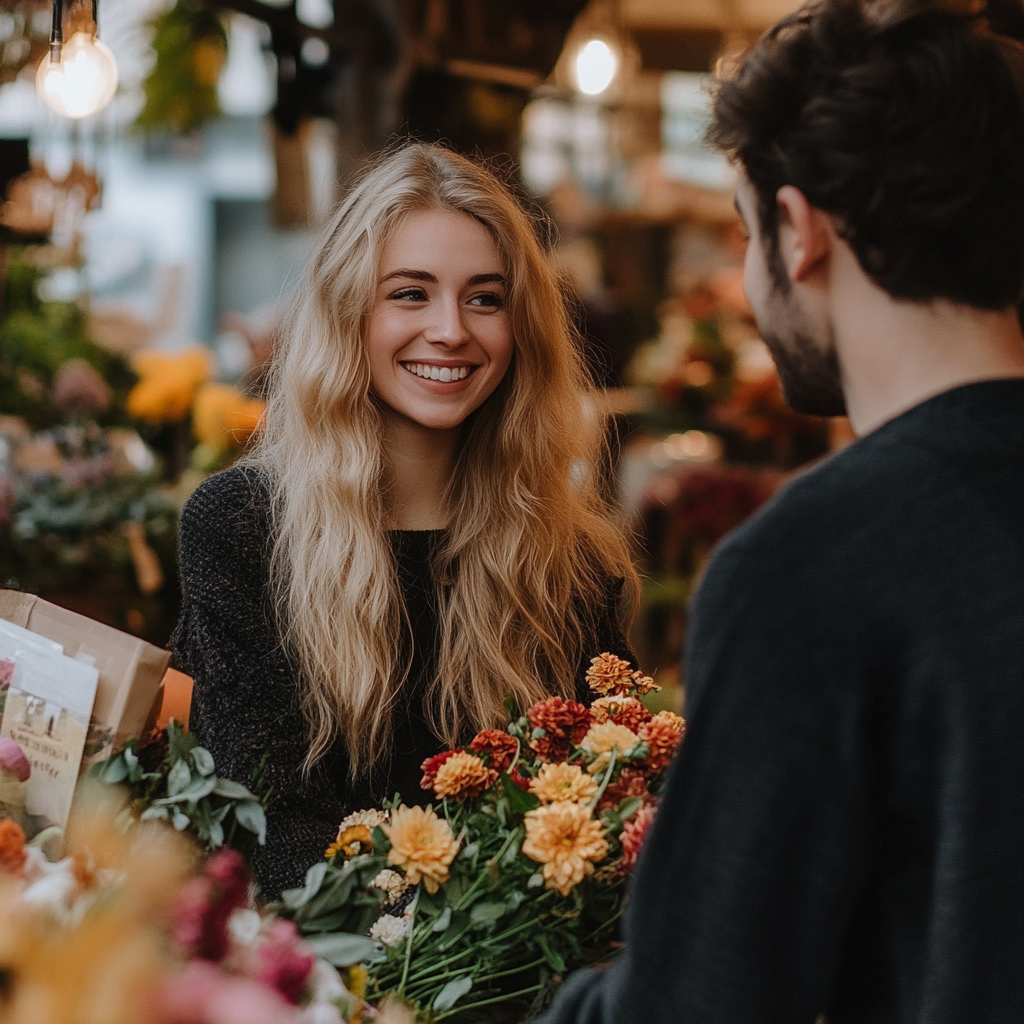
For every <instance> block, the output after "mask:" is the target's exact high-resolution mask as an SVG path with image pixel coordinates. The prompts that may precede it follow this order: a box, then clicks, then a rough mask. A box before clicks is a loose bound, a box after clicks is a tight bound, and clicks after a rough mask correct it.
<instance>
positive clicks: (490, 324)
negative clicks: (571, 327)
mask: <svg viewBox="0 0 1024 1024" xmlns="http://www.w3.org/2000/svg"><path fill="white" fill-rule="evenodd" d="M505 293H506V282H505V267H504V265H503V263H502V261H501V258H500V257H499V255H498V250H497V247H496V246H495V244H494V240H493V239H492V238H491V235H490V232H488V230H487V229H486V228H485V227H484V226H483V225H482V224H480V223H479V221H477V220H475V219H474V218H473V217H470V216H469V215H468V214H465V213H456V212H454V211H452V210H420V211H416V212H414V213H410V214H407V215H406V217H405V218H404V220H402V222H401V223H400V224H399V226H398V229H397V231H395V233H394V235H393V236H392V237H391V239H390V241H389V242H388V243H387V245H385V247H384V251H383V253H382V254H381V260H380V270H379V273H378V276H377V292H376V295H375V297H374V301H373V304H372V306H371V307H370V314H369V318H368V323H367V329H366V348H367V353H368V355H369V359H370V379H371V382H372V385H373V390H374V392H375V393H376V395H377V397H378V398H380V399H381V401H382V402H383V403H384V404H385V406H386V407H387V408H388V409H389V410H390V411H391V413H392V414H394V415H395V416H397V417H400V418H401V419H404V420H406V421H411V422H413V423H415V424H418V425H419V426H422V427H426V428H428V429H431V430H451V429H453V428H455V427H458V426H459V425H460V424H461V423H462V422H463V421H464V420H465V419H466V417H467V416H469V415H470V414H471V413H473V412H475V411H476V410H477V409H479V408H480V406H481V405H483V403H484V402H485V401H486V400H487V399H488V398H489V397H490V395H491V394H492V393H493V392H494V389H495V388H496V387H497V386H498V384H499V383H500V382H501V379H502V377H504V376H505V372H506V371H507V370H508V366H509V362H510V361H511V359H512V332H511V328H510V327H509V318H508V312H507V310H506V309H505Z"/></svg>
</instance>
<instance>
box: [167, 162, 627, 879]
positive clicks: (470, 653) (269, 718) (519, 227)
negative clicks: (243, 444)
mask: <svg viewBox="0 0 1024 1024" xmlns="http://www.w3.org/2000/svg"><path fill="white" fill-rule="evenodd" d="M537 227H538V225H536V224H535V223H534V222H533V221H532V220H531V218H530V217H529V216H528V214H527V213H526V212H525V210H524V209H523V208H522V207H521V206H520V205H519V203H518V202H517V201H516V200H515V198H514V197H513V196H512V195H511V194H510V193H509V191H508V190H507V189H506V188H505V187H504V186H503V185H502V184H501V183H500V182H499V181H498V180H497V179H496V178H495V177H494V176H493V175H492V174H490V173H489V172H488V171H486V170H484V169H483V168H481V167H479V166H477V165H475V164H473V163H472V162H471V161H468V160H466V159H464V158H462V157H460V156H457V155H455V154H453V153H450V152H448V151H446V150H444V149H441V148H438V147H434V146H427V145H421V144H414V145H409V146H405V147H403V148H401V149H398V150H396V151H393V152H392V153H390V154H387V155H385V156H384V157H383V158H382V159H381V160H380V161H379V162H378V163H377V164H376V165H375V166H374V167H372V168H371V169H370V170H369V171H368V172H367V173H366V175H365V176H364V177H363V179H362V180H361V181H360V182H358V183H357V184H356V185H355V186H354V187H353V188H352V190H351V191H350V192H349V194H348V196H347V197H346V198H345V199H344V200H343V201H342V203H341V205H340V206H339V207H338V210H337V212H336V213H335V215H334V218H333V220H332V222H331V224H330V225H329V227H328V228H327V230H326V231H325V233H324V235H323V237H322V239H321V241H320V243H319V245H318V247H317V249H316V252H315V254H314V256H313V259H312V263H311V266H310V268H309V272H308V275H307V280H306V283H305V286H304V287H303V288H302V289H301V290H300V294H299V295H298V297H297V299H296V302H295V304H294V309H293V311H292V315H291V319H290V321H289V323H288V325H287V327H286V329H285V330H284V331H283V334H282V338H281V342H280V347H279V350H278V353H277V355H276V358H275V363H274V367H273V370H272V377H273V381H272V395H271V399H270V402H269V404H268V409H267V414H266V422H265V427H264V429H263V432H262V434H261V437H260V440H259V445H258V447H257V448H256V449H255V450H254V451H253V452H252V453H250V455H249V456H248V457H247V458H246V459H245V460H243V462H242V464H241V465H239V466H237V467H236V468H234V469H232V470H229V471H227V472H226V473H222V474H220V475H218V476H216V477H213V478H211V479H210V480H208V481H207V482H206V483H205V484H204V485H203V486H202V487H200V488H199V489H198V490H197V491H196V493H195V494H194V495H193V497H192V498H191V500H190V501H189V503H188V504H187V505H186V507H185V510H184V512H183V515H182V519H181V543H180V552H181V556H180V557H181V580H182V589H183V597H184V604H183V612H182V618H181V621H180V623H179V625H178V629H177V631H176V633H175V636H174V638H173V641H172V643H173V647H174V650H175V654H176V657H177V659H178V662H179V664H180V666H181V667H183V668H184V669H185V670H186V671H188V672H190V673H191V674H192V675H193V677H194V678H195V690H194V696H193V706H192V712H191V721H192V724H193V729H194V731H195V732H196V733H197V734H198V736H199V740H200V742H201V743H202V744H203V745H204V746H205V747H207V748H208V749H209V750H210V751H211V752H212V753H213V755H214V757H215V758H216V760H217V764H218V767H223V770H224V772H225V774H227V775H228V776H229V777H231V778H234V779H236V780H237V781H239V782H243V783H244V782H248V781H249V779H250V776H251V773H252V772H253V770H254V769H255V768H256V766H257V765H258V764H259V762H260V759H261V758H262V757H263V755H264V754H269V760H268V764H267V774H266V778H267V781H268V782H270V783H271V784H272V785H273V786H274V798H273V801H272V803H271V806H270V808H269V815H268V830H267V845H266V847H265V848H263V849H262V850H260V851H258V853H257V856H256V861H255V868H256V872H257V876H258V879H259V881H260V884H261V886H262V888H263V890H264V893H265V894H266V895H272V894H273V893H275V892H277V891H279V890H280V889H281V888H282V886H285V885H291V884H294V883H296V882H297V881H299V880H300V879H301V876H302V874H303V872H304V870H305V868H306V867H307V866H308V865H309V864H310V863H312V862H313V861H314V860H316V859H317V857H318V856H319V855H320V854H321V853H322V851H323V849H324V848H325V847H326V846H327V844H328V843H329V842H330V841H331V840H332V839H333V838H334V833H335V831H336V828H337V823H338V822H339V821H340V820H341V818H342V817H344V815H345V814H346V813H347V812H348V811H350V810H353V809H356V808H360V807H368V806H373V805H374V804H377V803H379V802H380V801H381V800H382V799H383V798H385V797H391V796H393V795H394V794H395V792H396V791H397V792H399V793H400V794H401V795H402V797H403V799H404V800H405V802H406V803H419V802H427V801H428V800H429V799H430V797H429V794H427V793H424V792H423V791H422V790H421V789H420V774H421V773H420V765H421V763H422V762H423V760H424V759H426V758H427V757H430V756H433V755H435V754H437V753H438V752H439V751H441V750H442V749H444V748H446V747H452V746H457V745H459V744H460V743H463V742H465V740H467V739H468V738H469V737H471V736H472V735H473V734H474V733H475V732H476V731H478V730H480V729H484V728H489V727H493V726H495V725H498V724H501V723H503V722H504V721H506V718H507V716H506V713H505V710H504V707H503V701H504V700H505V699H506V698H511V699H512V701H514V702H515V703H516V704H517V705H518V706H519V707H521V708H525V707H529V706H530V705H532V704H534V703H535V702H536V701H537V700H540V699H542V698H544V697H547V696H550V695H558V696H562V697H577V698H580V699H586V697H585V695H586V693H587V692H588V691H587V689H586V687H585V684H584V682H583V675H584V670H585V668H586V666H587V664H588V663H589V659H590V658H591V657H592V656H593V655H595V654H597V653H600V652H602V651H611V652H614V653H617V654H619V655H622V656H624V657H626V658H629V657H630V651H629V648H628V645H627V643H626V640H625V636H624V626H625V620H624V616H623V615H622V612H621V610H622V609H630V610H631V608H632V606H633V604H634V603H635V596H636V589H637V587H636V575H635V573H634V571H633V568H632V565H631V563H630V559H629V552H628V548H627V544H626V541H625V537H624V534H623V531H622V529H621V526H620V524H619V522H618V519H617V514H616V512H615V510H614V509H612V508H611V507H609V505H608V504H607V502H606V501H605V499H604V498H603V497H602V496H601V490H600V484H599V479H600V474H599V455H600V452H601V444H602V440H601V439H602V424H601V423H600V422H598V421H597V420H596V419H595V417H594V416H593V415H591V414H589V413H588V401H587V398H588V394H587V393H588V390H589V387H590V385H589V383H588V376H587V374H586V372H585V369H584V367H583V366H582V365H581V363H580V359H579V355H578V346H577V345H576V338H575V336H574V334H573V332H572V329H571V327H570V325H569V319H568V316H567V311H566V307H565V302H564V299H563V294H562V291H561V288H560V286H559V283H558V281H557V280H556V279H555V277H554V275H553V273H552V271H551V269H550V266H549V264H548V260H547V255H546V253H545V252H544V251H543V249H542V247H541V245H540V243H539V242H538V232H537V231H536V228H537Z"/></svg>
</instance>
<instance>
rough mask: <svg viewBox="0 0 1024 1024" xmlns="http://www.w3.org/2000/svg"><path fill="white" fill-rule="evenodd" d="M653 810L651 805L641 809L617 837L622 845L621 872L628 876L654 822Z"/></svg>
mask: <svg viewBox="0 0 1024 1024" xmlns="http://www.w3.org/2000/svg"><path fill="white" fill-rule="evenodd" d="M654 813H655V808H654V806H653V805H651V804H646V805H645V806H643V807H641V808H640V810H639V811H637V812H636V814H634V815H633V817H632V818H630V819H629V821H627V822H626V824H625V825H624V826H623V829H622V835H621V836H620V837H619V839H620V842H621V843H622V862H621V868H622V871H623V872H624V873H626V874H628V873H629V872H630V871H632V870H633V868H635V867H636V862H637V858H638V857H639V856H640V850H641V849H642V848H643V845H644V840H645V839H646V838H647V832H648V830H649V829H650V827H651V824H652V822H653V821H654Z"/></svg>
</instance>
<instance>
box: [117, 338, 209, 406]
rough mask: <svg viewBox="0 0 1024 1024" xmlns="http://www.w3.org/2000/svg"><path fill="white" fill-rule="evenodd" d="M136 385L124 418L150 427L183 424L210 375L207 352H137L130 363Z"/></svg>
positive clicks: (189, 350)
mask: <svg viewBox="0 0 1024 1024" xmlns="http://www.w3.org/2000/svg"><path fill="white" fill-rule="evenodd" d="M132 367H133V369H134V370H135V372H136V373H137V374H138V375H139V382H138V384H136V385H135V387H134V388H132V390H131V392H130V393H129V395H128V398H127V400H126V403H125V404H126V408H127V409H128V415H129V416H134V417H135V418H136V419H140V420H149V421H150V422H154V423H174V422H177V421H178V420H183V419H184V418H185V417H186V416H187V415H188V411H189V407H190V406H191V405H192V398H193V396H194V395H195V393H196V389H197V388H198V387H199V385H200V384H202V383H203V382H204V381H207V380H209V379H210V377H211V376H212V375H213V368H214V367H213V356H212V355H211V353H210V352H209V350H208V349H205V348H191V349H188V350H187V351H184V352H176V353H166V352H139V353H138V354H137V355H136V356H135V357H134V358H133V359H132Z"/></svg>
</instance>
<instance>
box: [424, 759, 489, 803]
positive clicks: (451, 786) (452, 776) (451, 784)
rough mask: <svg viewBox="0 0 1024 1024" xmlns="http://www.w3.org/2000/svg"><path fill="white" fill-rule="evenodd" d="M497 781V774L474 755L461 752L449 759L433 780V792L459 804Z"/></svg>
mask: <svg viewBox="0 0 1024 1024" xmlns="http://www.w3.org/2000/svg"><path fill="white" fill-rule="evenodd" d="M497 781H498V773H497V772H496V771H495V770H494V769H493V768H488V767H487V765H485V764H484V763H483V761H481V760H480V758H479V757H477V756H476V754H470V753H468V752H467V751H461V752H460V753H458V754H453V755H452V756H451V757H449V758H448V759H447V760H446V761H445V762H444V764H442V765H441V767H440V768H438V769H437V776H436V777H435V779H434V792H435V793H436V794H437V795H438V796H439V797H440V798H441V799H442V800H443V799H444V798H445V797H448V796H450V797H454V798H455V799H456V800H458V801H459V802H460V803H461V802H462V801H463V800H470V799H472V798H473V797H475V796H479V795H480V794H481V793H482V792H483V791H484V790H485V789H490V787H491V786H493V785H494V784H495V782H497Z"/></svg>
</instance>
